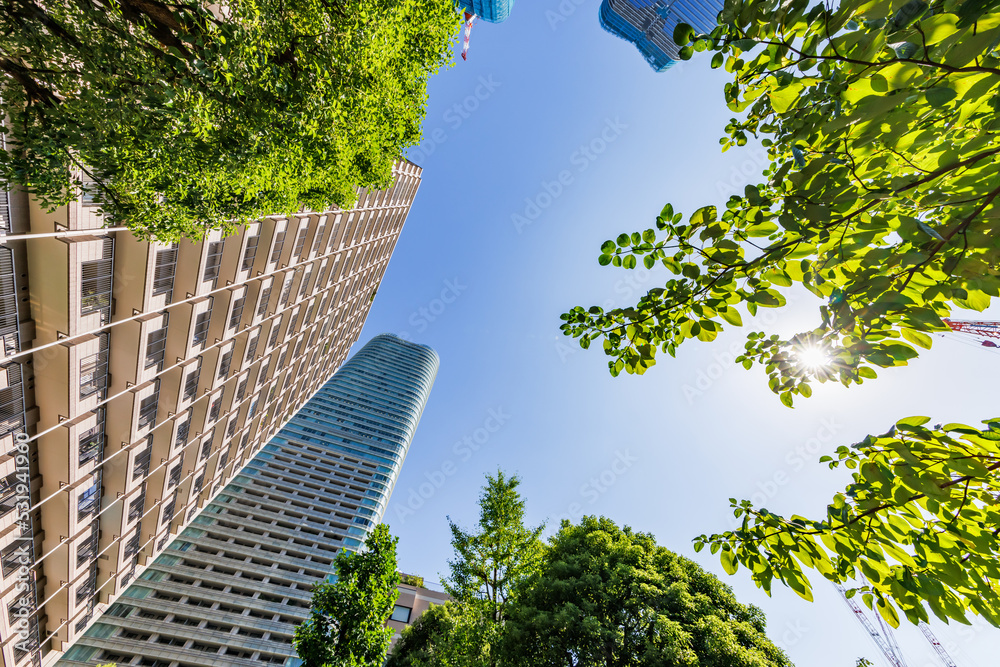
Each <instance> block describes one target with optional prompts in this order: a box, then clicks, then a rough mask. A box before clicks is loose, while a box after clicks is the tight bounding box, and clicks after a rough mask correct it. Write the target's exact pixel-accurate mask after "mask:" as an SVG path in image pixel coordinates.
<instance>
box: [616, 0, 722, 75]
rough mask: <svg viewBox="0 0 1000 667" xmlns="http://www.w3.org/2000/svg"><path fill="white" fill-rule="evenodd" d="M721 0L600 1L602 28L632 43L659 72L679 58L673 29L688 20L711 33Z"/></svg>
mask: <svg viewBox="0 0 1000 667" xmlns="http://www.w3.org/2000/svg"><path fill="white" fill-rule="evenodd" d="M723 4H725V3H724V1H723V0H603V2H601V27H602V28H604V29H605V30H607V31H608V32H610V33H611V34H613V35H617V36H618V37H621V38H622V39H624V40H626V41H629V42H632V43H633V44H635V46H636V48H638V49H639V52H640V53H642V56H643V58H645V59H646V62H648V63H649V65H650V66H651V67H652V68H653V69H654V70H656V71H657V72H662V71H664V70H665V69H667V68H668V67H670V66H671V65H673V64H674V62H675V61H677V60H679V55H678V51H679V50H680V47H678V46H677V44H675V43H674V28H675V27H676V26H677V24H678V23H687V24H688V25H691V26H693V27H694V29H695V30H696V31H698V32H702V33H707V32H711V31H712V30H713V29H714V28H715V26H716V17H717V16H718V14H719V12H721V11H722V6H723Z"/></svg>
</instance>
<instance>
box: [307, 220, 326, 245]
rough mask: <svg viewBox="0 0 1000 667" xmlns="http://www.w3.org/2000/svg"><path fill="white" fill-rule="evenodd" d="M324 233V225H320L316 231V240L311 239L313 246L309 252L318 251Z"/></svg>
mask: <svg viewBox="0 0 1000 667" xmlns="http://www.w3.org/2000/svg"><path fill="white" fill-rule="evenodd" d="M324 232H326V225H325V224H324V225H320V226H319V229H317V230H316V238H315V239H313V246H312V250H311V251H310V252H316V251H317V250H319V244H320V242H321V241H322V240H323V233H324Z"/></svg>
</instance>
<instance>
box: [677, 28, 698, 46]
mask: <svg viewBox="0 0 1000 667" xmlns="http://www.w3.org/2000/svg"><path fill="white" fill-rule="evenodd" d="M673 36H674V43H675V44H677V45H678V46H683V45H685V44H687V43H688V42H690V41H691V39H692V38H694V28H692V27H691V26H690V25H688V24H687V23H682V22H678V23H677V25H676V26H674V35H673Z"/></svg>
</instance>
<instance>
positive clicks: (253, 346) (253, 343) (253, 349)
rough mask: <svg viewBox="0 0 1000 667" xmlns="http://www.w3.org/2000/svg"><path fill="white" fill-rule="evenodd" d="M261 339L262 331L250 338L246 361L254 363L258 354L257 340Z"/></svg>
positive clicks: (256, 332)
mask: <svg viewBox="0 0 1000 667" xmlns="http://www.w3.org/2000/svg"><path fill="white" fill-rule="evenodd" d="M259 338H260V330H259V329H258V330H257V331H255V332H254V334H253V336H251V338H250V342H248V343H247V354H246V360H247V361H253V358H254V355H255V354H257V340H258V339H259Z"/></svg>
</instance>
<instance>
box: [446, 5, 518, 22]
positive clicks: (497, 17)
mask: <svg viewBox="0 0 1000 667" xmlns="http://www.w3.org/2000/svg"><path fill="white" fill-rule="evenodd" d="M456 4H457V5H458V7H459V9H461V10H462V11H466V12H471V13H473V14H475V15H476V16H478V17H479V18H481V19H483V20H484V21H489V22H490V23H503V22H504V21H506V20H507V17H509V16H510V10H511V9H513V8H514V0H459V2H457V3H456Z"/></svg>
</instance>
